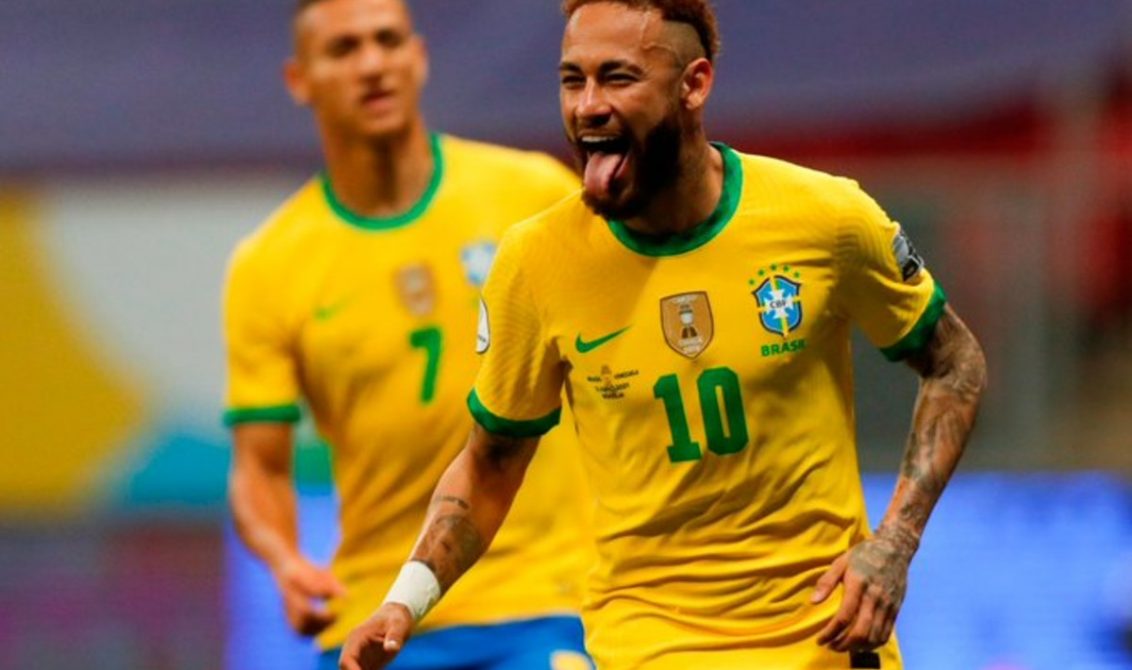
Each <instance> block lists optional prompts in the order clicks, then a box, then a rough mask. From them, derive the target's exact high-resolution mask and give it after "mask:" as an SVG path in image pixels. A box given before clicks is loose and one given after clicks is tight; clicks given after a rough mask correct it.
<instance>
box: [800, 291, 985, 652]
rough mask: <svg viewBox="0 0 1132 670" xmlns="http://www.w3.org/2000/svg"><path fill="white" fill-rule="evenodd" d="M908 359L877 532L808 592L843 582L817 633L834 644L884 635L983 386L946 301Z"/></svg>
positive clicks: (980, 366)
mask: <svg viewBox="0 0 1132 670" xmlns="http://www.w3.org/2000/svg"><path fill="white" fill-rule="evenodd" d="M907 363H908V364H909V365H910V366H911V367H912V368H913V369H914V370H915V371H916V372H917V373H919V375H920V392H919V394H918V395H917V397H916V409H915V414H914V418H913V421H912V432H911V435H910V436H909V437H908V446H907V449H906V450H905V452H904V460H903V464H902V466H901V470H900V477H899V479H898V480H897V483H896V491H895V493H894V494H893V496H892V501H891V502H890V503H889V506H888V511H887V512H886V513H885V515H884V519H883V520H882V521H881V523H880V526H879V527H878V528H877V531H876V534H875V535H874V536H873V537H872V538H870V539H868V540H866V541H864V542H862V543H860V544H858V545H857V546H855V547H853V548H852V549H850V550H849V552H847V553H846V554H844V555H843V556H841V557H840V558H839V559H837V561H836V562H834V564H833V566H832V567H831V568H830V570H829V571H828V572H827V573H826V574H825V575H824V576H823V577H822V578H821V580H820V581H819V582H818V586H817V589H816V591H815V593H814V599H813V600H814V602H821V601H823V600H825V599H826V598H827V597H829V594H830V593H832V591H833V588H834V586H836V584H837V583H838V582H842V583H843V584H844V589H845V591H844V596H843V599H842V604H841V608H840V609H839V610H838V612H837V614H836V615H835V616H834V617H833V619H832V620H831V621H830V622H829V624H828V625H827V626H826V627H825V629H824V630H822V632H821V633H820V634H819V637H818V642H819V643H820V644H824V645H826V646H828V647H830V648H831V649H833V650H835V651H850V650H861V649H873V648H875V647H878V646H880V645H882V644H884V643H885V642H887V641H888V638H889V636H890V635H891V634H892V628H893V625H894V624H895V622H896V615H897V613H898V612H899V610H900V605H901V604H902V603H903V601H904V593H905V590H906V588H907V581H908V565H909V564H910V562H911V560H912V556H913V555H914V554H915V553H916V550H917V549H918V548H919V546H920V536H921V535H922V534H923V532H924V527H925V526H926V525H927V523H928V517H929V516H930V515H931V513H932V509H933V508H934V507H935V504H936V501H938V500H939V497H940V495H941V494H942V493H943V489H944V487H945V486H946V485H947V482H948V480H949V479H950V478H951V473H952V472H954V471H955V466H956V465H957V464H958V463H959V457H960V456H961V455H962V454H963V448H964V447H965V446H966V443H967V436H968V435H969V434H970V432H971V427H972V426H973V425H974V422H975V414H976V413H977V411H978V407H979V400H980V398H981V397H982V394H983V389H984V388H985V387H986V377H987V372H986V359H985V358H984V357H983V352H982V349H981V348H980V347H979V343H978V342H977V341H976V340H975V337H974V335H972V334H971V331H969V330H968V329H967V326H966V325H964V323H963V322H962V321H961V320H960V319H959V317H958V316H956V314H955V312H954V311H952V309H951V307H947V308H946V310H945V311H944V314H943V316H942V317H941V318H940V320H939V323H938V324H937V325H936V328H935V333H934V334H933V335H932V338H931V340H929V342H928V344H927V345H926V346H925V347H924V349H923V350H922V351H920V352H919V353H917V354H914V355H913V356H911V357H909V358H908V360H907Z"/></svg>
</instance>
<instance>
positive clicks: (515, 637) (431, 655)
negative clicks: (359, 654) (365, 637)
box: [318, 616, 593, 670]
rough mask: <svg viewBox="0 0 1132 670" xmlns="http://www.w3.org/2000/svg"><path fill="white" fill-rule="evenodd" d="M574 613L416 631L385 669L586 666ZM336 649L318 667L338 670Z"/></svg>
mask: <svg viewBox="0 0 1132 670" xmlns="http://www.w3.org/2000/svg"><path fill="white" fill-rule="evenodd" d="M582 640H583V634H582V622H581V620H579V619H578V618H577V617H569V616H556V617H546V618H542V619H525V620H523V621H513V622H509V623H501V624H493V625H488V626H451V627H449V628H440V629H438V630H433V631H429V632H427V633H421V634H420V635H414V636H413V637H411V638H409V642H408V643H407V644H406V645H405V648H404V649H402V650H401V653H400V654H398V655H397V659H396V660H395V661H393V663H391V664H390V665H389V670H591V669H592V668H593V664H592V663H591V662H590V660H589V657H588V656H586V655H585V646H584V644H583V642H582ZM338 654H339V650H338V649H334V650H331V651H327V652H325V653H323V654H322V655H321V656H319V660H318V670H338Z"/></svg>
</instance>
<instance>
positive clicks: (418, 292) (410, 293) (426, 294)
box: [394, 263, 436, 317]
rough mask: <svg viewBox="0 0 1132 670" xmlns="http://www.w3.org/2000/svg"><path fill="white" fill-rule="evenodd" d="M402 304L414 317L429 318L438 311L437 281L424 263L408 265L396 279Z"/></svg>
mask: <svg viewBox="0 0 1132 670" xmlns="http://www.w3.org/2000/svg"><path fill="white" fill-rule="evenodd" d="M394 283H395V284H396V285H397V294H398V295H399V296H400V297H401V303H402V304H403V305H405V308H406V309H408V310H409V312H411V313H412V314H413V315H414V316H419V317H423V316H428V315H429V314H432V312H433V310H434V309H436V281H435V279H434V278H433V276H432V268H430V267H429V266H427V265H425V264H424V263H420V264H416V265H407V266H405V267H402V268H401V269H399V270H397V273H396V276H395V277H394Z"/></svg>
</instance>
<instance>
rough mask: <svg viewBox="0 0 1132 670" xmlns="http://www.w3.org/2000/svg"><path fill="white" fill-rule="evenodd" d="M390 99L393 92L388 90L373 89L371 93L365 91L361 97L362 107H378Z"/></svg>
mask: <svg viewBox="0 0 1132 670" xmlns="http://www.w3.org/2000/svg"><path fill="white" fill-rule="evenodd" d="M392 97H393V91H389V90H378V89H374V90H371V91H366V92H365V94H363V95H362V105H363V106H366V107H368V106H371V105H380V104H382V103H384V102H386V101H388V100H390V99H391V98H392Z"/></svg>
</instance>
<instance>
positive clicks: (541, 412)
mask: <svg viewBox="0 0 1132 670" xmlns="http://www.w3.org/2000/svg"><path fill="white" fill-rule="evenodd" d="M565 13H566V15H567V17H568V23H567V27H566V32H565V37H564V41H563V47H562V61H561V66H560V75H561V87H560V93H561V102H562V113H563V118H564V121H565V126H566V132H567V135H568V137H569V139H570V140H571V142H572V143H573V145H574V148H575V149H576V151H577V154H578V157H579V160H580V162H581V164H582V165H583V167H584V185H585V186H584V192H583V193H582V194H580V195H578V196H576V197H572V198H570V199H567V200H566V201H563V202H562V203H560V204H558V205H556V206H555V207H554V208H552V209H551V210H549V211H547V212H545V213H543V214H541V215H539V216H537V217H535V218H534V219H533V220H531V221H528V222H525V223H523V224H522V225H520V226H517V227H515V228H513V229H511V230H510V231H509V232H508V233H507V236H506V237H505V238H504V241H503V243H502V246H501V248H500V254H499V258H498V259H497V261H496V264H495V266H494V268H493V269H492V274H491V277H490V278H489V280H488V282H487V286H486V288H485V291H484V299H485V304H486V314H487V318H486V322H485V326H484V331H483V332H482V333H481V338H482V340H483V342H484V345H483V346H482V347H481V348H483V349H485V350H486V352H485V354H484V364H483V367H482V368H481V369H480V372H479V376H478V378H477V381H476V384H475V390H474V392H473V394H472V396H471V398H470V405H471V407H472V412H473V414H474V416H475V418H476V420H477V422H478V424H479V427H478V428H477V429H476V431H475V433H474V434H473V438H472V440H471V441H470V442H469V444H468V446H467V447H466V448H465V449H464V451H463V452H462V453H461V455H460V456H459V458H457V460H456V461H455V462H454V463H453V464H452V466H451V467H450V468H449V469H448V471H447V472H446V473H445V475H444V477H443V478H442V479H441V483H440V485H439V487H438V488H437V493H436V498H437V500H440V501H442V502H441V503H440V504H438V505H436V506H435V507H434V508H433V509H432V511H431V513H430V517H429V521H428V523H427V524H426V526H425V528H424V531H423V533H422V535H421V538H420V540H419V541H418V544H417V546H416V548H415V549H414V553H413V554H412V555H411V558H412V560H411V561H410V563H409V565H417V566H418V568H417V570H416V574H415V575H414V576H413V577H412V578H411V579H403V580H399V582H398V584H397V585H395V587H394V589H393V592H392V593H391V594H390V595H389V596H388V597H387V599H386V602H385V604H383V606H382V607H381V609H380V610H379V611H378V612H377V614H376V615H375V616H374V617H373V618H372V619H371V620H370V621H368V622H367V623H366V624H364V625H363V626H362V627H361V628H359V629H358V630H356V631H354V632H353V633H352V634H351V636H350V639H349V640H348V641H347V644H346V646H345V648H344V650H343V661H344V663H343V667H344V668H347V670H356V669H358V668H365V669H366V670H373V669H374V668H378V667H383V664H384V663H385V662H386V660H387V659H388V658H390V657H392V656H393V655H394V654H395V653H396V651H397V649H398V648H399V647H400V645H401V643H402V641H403V640H404V639H405V638H406V636H407V635H408V634H409V632H410V630H411V628H412V626H413V624H414V619H415V618H416V617H417V616H419V613H420V612H422V611H426V610H427V608H428V607H429V606H430V605H431V604H432V603H433V602H434V594H435V593H437V592H440V591H443V590H446V589H448V588H449V587H451V586H452V584H453V583H456V580H457V578H458V577H459V576H460V575H461V574H462V573H463V572H464V571H465V570H466V569H468V567H469V566H471V565H473V564H474V563H475V562H476V560H477V558H478V557H479V555H480V552H481V551H482V549H483V548H484V547H487V546H488V545H489V543H490V542H491V539H492V536H493V535H494V534H495V533H496V529H497V528H498V527H499V524H500V522H501V520H502V519H503V517H504V514H505V512H506V510H507V506H508V504H509V502H510V501H511V497H512V496H513V495H514V494H515V492H516V491H518V490H519V486H520V484H521V483H522V479H523V472H524V469H525V468H526V466H527V463H528V462H529V461H530V459H531V458H532V456H533V455H534V454H535V449H536V443H537V436H538V435H539V434H541V433H542V432H543V431H545V430H546V429H548V428H549V427H550V426H552V425H554V423H555V419H556V417H557V416H558V412H559V405H560V401H559V399H560V397H561V392H562V388H563V386H564V385H565V386H566V387H567V388H569V389H570V401H571V403H572V408H573V411H574V413H575V419H576V422H577V427H578V432H579V436H580V439H581V442H582V449H583V453H584V462H585V466H586V470H587V473H588V475H589V479H590V483H591V486H592V488H593V490H594V495H595V497H596V500H597V521H596V533H597V539H598V562H597V566H596V569H595V570H594V572H593V573H592V575H591V578H590V582H589V584H588V596H587V600H586V608H585V611H584V615H583V616H584V618H585V621H586V630H587V645H588V647H589V650H590V652H591V654H592V655H593V657H594V659H595V660H596V661H597V664H598V667H599V668H602V670H628V669H630V668H632V669H636V668H645V669H647V670H689V669H691V668H705V669H711V670H751V669H752V668H773V669H775V670H783V669H792V668H805V669H813V670H818V669H820V670H831V669H834V668H885V669H886V670H892V669H895V668H899V667H900V666H901V660H900V654H899V651H898V649H897V645H896V641H895V638H893V637H892V636H891V633H892V630H893V625H894V622H895V619H896V615H897V612H898V610H899V609H900V605H901V603H902V601H903V597H904V593H905V588H906V582H907V575H908V567H909V563H910V561H911V560H912V557H913V555H914V554H915V552H916V550H917V548H918V545H919V542H920V536H921V534H922V532H923V531H924V527H925V525H926V523H927V520H928V516H929V515H930V513H931V511H932V509H933V507H934V505H935V503H936V501H937V500H938V499H939V496H940V494H941V493H942V491H943V488H944V486H945V485H946V483H947V481H948V479H949V477H950V475H951V473H952V471H953V470H954V468H955V466H956V464H957V462H958V460H959V457H960V455H961V453H962V452H963V449H964V445H965V443H966V440H967V436H968V433H969V431H970V429H971V426H972V424H973V421H974V418H975V414H976V410H977V407H978V403H979V399H980V396H981V394H982V389H983V387H984V384H985V362H984V359H983V354H982V351H981V349H980V347H979V345H978V343H977V342H976V340H975V338H974V337H973V336H972V335H971V333H970V332H969V331H968V329H967V328H966V327H965V326H964V324H963V323H962V322H961V321H960V319H959V318H958V317H957V316H956V315H955V313H954V312H953V311H952V310H951V308H950V307H948V306H947V305H946V301H945V299H944V295H943V292H942V291H941V290H940V289H939V287H938V286H937V285H936V282H935V280H934V279H933V277H932V275H931V274H930V273H929V272H928V270H927V269H925V268H924V267H923V262H922V260H921V259H920V257H919V256H918V255H917V254H916V252H915V250H914V249H913V248H912V246H911V244H910V243H909V241H908V239H907V237H906V236H905V235H904V234H903V232H902V231H901V229H900V227H899V226H898V225H897V224H896V223H894V222H892V221H891V220H889V218H888V217H887V216H886V215H885V213H884V212H883V211H881V209H880V208H879V207H878V206H877V205H876V203H875V202H873V200H872V199H870V198H869V197H868V196H867V195H866V194H865V193H864V192H863V191H861V189H860V188H858V186H857V185H856V183H854V182H852V181H850V180H848V179H843V178H837V177H832V176H829V175H826V174H822V173H819V172H816V171H812V170H808V169H804V168H801V167H797V166H794V165H790V164H788V163H784V162H782V161H778V160H773V159H769V158H764V157H758V156H749V155H743V154H740V153H737V152H736V151H734V150H732V149H730V148H729V147H727V146H725V145H722V144H715V143H709V142H708V141H707V139H706V136H705V131H704V128H703V125H702V113H703V109H704V105H705V103H706V101H707V99H708V97H709V94H710V92H711V89H712V83H713V76H714V59H715V54H716V53H717V48H718V45H717V37H716V22H715V17H714V15H713V13H712V10H711V8H710V6H709V5H708V4H707V2H706V1H705V0H568V1H567V2H566V3H565ZM853 323H856V324H857V325H858V326H860V327H861V328H862V329H863V330H864V332H865V333H866V335H868V337H869V338H870V340H871V341H872V342H873V343H874V344H875V345H876V346H878V347H879V348H880V349H881V350H882V352H883V353H884V354H885V355H886V356H887V357H888V358H890V359H892V360H904V361H906V362H907V363H908V364H909V365H910V366H911V367H912V368H913V369H914V370H915V371H916V372H917V373H919V375H920V379H921V386H920V391H919V395H918V397H917V401H916V409H915V418H914V421H913V427H912V434H911V436H910V439H909V442H908V446H907V450H906V453H905V456H904V462H903V467H902V471H901V473H900V477H899V480H898V484H897V487H896V491H895V493H894V495H893V498H892V500H891V503H890V506H889V508H888V510H887V512H886V514H885V515H884V518H883V519H882V520H881V523H880V525H879V526H878V527H877V529H876V531H875V533H873V532H871V531H870V529H869V525H868V521H867V519H866V515H865V506H864V500H863V496H862V492H861V484H860V477H859V473H858V466H857V455H856V445H855V436H854V420H853V395H852V389H853V384H852V369H851V357H850V327H851V324H853ZM456 584H457V585H456V589H459V588H460V587H461V586H462V585H463V583H462V582H458V583H456ZM453 591H455V589H454V590H453ZM441 603H442V604H443V600H442V601H441Z"/></svg>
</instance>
